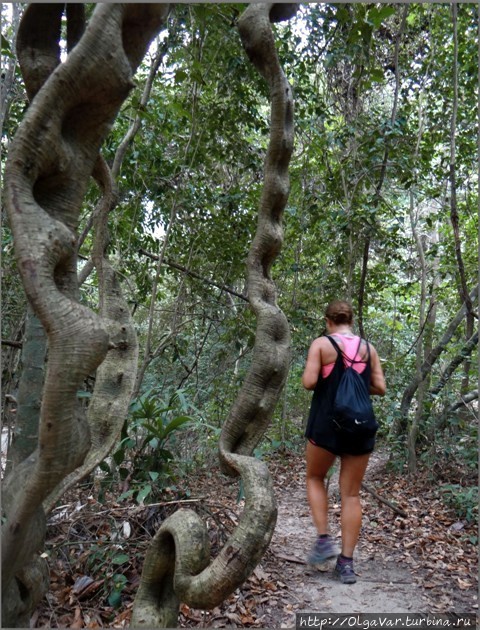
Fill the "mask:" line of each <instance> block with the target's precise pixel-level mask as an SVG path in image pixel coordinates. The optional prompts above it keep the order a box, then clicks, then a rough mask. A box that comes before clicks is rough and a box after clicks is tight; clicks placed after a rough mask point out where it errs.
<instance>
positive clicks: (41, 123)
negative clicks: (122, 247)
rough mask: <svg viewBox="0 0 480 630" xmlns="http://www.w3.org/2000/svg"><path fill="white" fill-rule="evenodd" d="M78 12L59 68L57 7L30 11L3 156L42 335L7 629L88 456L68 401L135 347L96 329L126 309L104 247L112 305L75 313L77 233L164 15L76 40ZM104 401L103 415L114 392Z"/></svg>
mask: <svg viewBox="0 0 480 630" xmlns="http://www.w3.org/2000/svg"><path fill="white" fill-rule="evenodd" d="M76 6H77V5H72V6H70V5H69V8H68V9H67V10H68V11H69V12H71V15H73V18H72V24H73V25H74V28H73V29H72V30H70V32H69V34H68V35H67V39H68V40H69V49H70V48H72V50H71V51H70V54H69V56H68V58H67V60H66V61H65V63H60V51H59V48H58V40H59V29H60V25H61V15H62V11H63V8H64V7H63V5H40V6H38V5H30V6H29V7H28V8H27V10H26V12H25V16H24V21H22V27H21V29H20V33H19V37H18V44H17V45H18V49H19V59H20V63H21V66H22V72H23V73H24V75H25V78H26V86H27V90H28V94H29V97H30V98H31V99H33V100H32V102H31V104H30V106H29V108H28V111H27V113H26V115H25V118H24V120H23V122H22V124H21V126H20V127H19V130H18V132H17V134H16V136H15V138H14V141H13V142H12V145H11V147H10V149H9V158H8V162H7V166H6V172H5V199H6V206H7V211H8V216H9V220H10V225H11V228H12V232H13V237H14V245H15V255H16V258H17V263H18V269H19V272H20V275H21V279H22V282H23V286H24V289H25V292H26V295H27V299H28V301H29V303H30V305H31V307H32V309H33V311H34V312H35V314H36V315H37V317H38V318H39V319H40V321H41V323H42V325H43V327H44V329H45V331H46V333H47V338H48V366H47V372H46V377H45V385H44V389H43V398H42V406H41V411H40V421H39V435H38V447H37V449H36V451H35V452H34V453H33V454H32V456H30V457H29V458H27V459H26V460H25V461H24V462H22V463H21V464H20V465H19V466H18V467H17V468H16V469H15V470H14V474H11V475H10V476H9V477H8V478H7V479H6V480H5V484H4V489H3V492H4V494H3V497H4V501H3V507H4V511H5V514H6V522H5V524H4V527H3V530H2V594H3V605H2V620H3V624H4V626H12V625H16V624H17V623H19V619H20V618H21V614H22V611H23V612H24V613H25V611H27V612H28V607H29V606H31V604H32V597H33V595H31V591H32V584H33V582H35V579H34V578H32V579H30V580H27V579H24V577H23V576H22V572H23V571H24V569H25V567H26V566H27V565H28V564H29V562H30V561H31V558H32V556H33V554H34V553H35V551H36V550H37V549H39V548H40V547H41V545H42V543H43V538H44V513H43V509H42V501H44V500H45V499H46V497H48V495H49V494H50V493H52V492H53V491H54V490H55V488H56V487H57V486H58V484H59V483H60V482H61V481H62V479H63V478H64V477H65V476H66V475H67V474H68V473H70V472H71V471H72V470H74V469H75V468H77V467H78V466H80V465H81V464H82V462H83V460H84V458H85V456H86V454H87V452H88V450H89V448H90V435H89V433H90V432H89V426H88V422H87V421H86V418H85V416H84V413H83V411H82V409H81V407H80V405H79V403H78V400H77V391H78V389H79V388H80V387H81V385H82V383H83V381H84V379H85V377H86V376H87V375H88V374H89V373H91V372H92V371H93V370H95V369H96V368H97V366H99V365H100V364H101V363H102V362H103V361H104V359H105V357H106V356H107V353H108V352H109V350H110V351H111V350H115V348H116V349H118V348H119V343H118V342H120V344H123V345H125V344H126V345H129V344H130V347H133V346H134V343H133V341H132V338H131V337H128V335H127V332H128V331H127V326H126V325H125V321H120V323H119V324H117V325H116V326H114V327H113V329H112V326H111V324H110V323H109V322H108V321H107V322H106V321H104V319H103V317H102V315H107V317H108V318H112V317H113V318H116V317H120V318H121V317H122V308H123V307H122V305H121V304H120V303H119V302H118V300H115V294H116V297H118V286H117V285H116V284H115V279H114V276H113V275H112V273H111V268H109V266H108V265H107V264H106V263H105V262H104V261H103V259H102V255H101V254H102V253H103V250H102V248H101V247H100V249H98V250H97V261H96V263H97V267H100V266H101V267H102V270H103V271H101V270H100V268H99V269H98V270H99V273H103V274H104V275H105V284H106V285H108V284H109V285H110V287H109V288H108V289H107V291H106V294H105V295H107V294H108V295H109V296H111V297H110V298H107V297H106V298H105V300H104V308H103V309H102V313H101V314H100V315H97V314H96V313H94V312H93V311H91V310H90V309H88V308H87V307H85V306H83V305H82V304H80V302H79V299H78V298H79V294H78V282H77V258H76V251H77V247H76V245H77V238H78V234H77V229H78V224H79V215H80V210H81V204H82V201H83V197H84V194H85V192H86V188H87V185H88V181H89V178H90V175H91V174H92V172H93V170H94V166H95V163H96V161H97V158H98V152H99V149H100V145H101V143H102V141H103V140H104V138H105V136H106V134H107V133H108V131H109V130H110V127H111V125H112V123H113V121H114V119H115V117H116V115H117V113H118V110H119V108H120V106H121V104H122V102H123V101H124V100H125V98H126V97H127V95H128V93H129V91H130V90H131V88H132V87H133V85H134V84H133V82H132V76H133V73H134V72H135V69H136V67H137V66H138V64H139V63H140V61H141V59H142V58H143V56H144V54H145V52H146V49H147V46H148V44H149V42H150V41H151V39H152V38H153V36H154V35H155V34H156V33H157V32H158V30H159V29H160V27H161V25H162V24H163V22H164V20H165V18H166V16H167V13H168V5H162V4H138V5H128V4H110V5H108V4H107V5H98V6H97V8H96V9H95V12H94V15H93V17H92V20H91V21H90V23H89V25H88V27H87V29H86V31H85V33H84V34H83V36H81V32H82V29H83V25H82V20H81V19H80V20H78V19H77V18H78V17H79V13H78V11H77V8H78V7H77V8H76ZM79 25H80V27H79ZM79 39H80V40H79ZM78 40H79V41H78ZM77 41H78V43H77V45H76V46H75V43H76V42H77ZM119 309H120V310H119ZM123 315H124V314H123ZM122 327H123V329H124V330H122ZM115 335H117V336H118V338H114V337H115ZM116 342H117V343H116ZM109 354H110V356H112V354H111V352H110V353H109ZM115 376H116V377H117V381H118V373H117V374H116V375H115ZM108 378H110V377H108ZM123 378H124V376H123V375H121V378H120V380H123ZM107 380H108V379H107ZM108 395H110V405H111V404H112V401H111V398H112V392H111V391H110V392H109V394H108ZM113 395H114V393H113ZM20 623H21V621H20Z"/></svg>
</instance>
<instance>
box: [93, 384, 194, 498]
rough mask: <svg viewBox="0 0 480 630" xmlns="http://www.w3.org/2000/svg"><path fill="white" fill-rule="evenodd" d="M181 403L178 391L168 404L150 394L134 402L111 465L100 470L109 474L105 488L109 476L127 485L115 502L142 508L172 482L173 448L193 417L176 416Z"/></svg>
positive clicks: (180, 393) (181, 398) (109, 481)
mask: <svg viewBox="0 0 480 630" xmlns="http://www.w3.org/2000/svg"><path fill="white" fill-rule="evenodd" d="M184 403H185V401H184V398H183V392H181V391H177V392H176V393H175V395H174V396H172V397H171V399H170V400H169V401H168V403H166V402H165V401H162V400H160V399H159V398H158V397H157V396H156V395H155V394H154V393H153V392H152V391H149V392H147V393H146V394H144V395H143V396H141V397H140V398H138V399H137V400H135V401H133V403H132V404H131V406H130V414H129V417H128V419H127V422H126V424H125V426H124V429H123V432H122V433H123V435H122V439H121V441H120V444H119V446H118V447H117V449H116V450H115V452H114V453H113V456H112V463H111V465H110V466H109V465H108V464H106V463H103V464H102V466H101V469H102V470H104V471H105V472H108V473H109V477H108V478H107V480H104V485H105V483H106V482H108V483H111V481H112V478H111V476H110V475H111V473H112V472H115V473H116V475H115V476H116V477H118V479H119V481H120V482H123V483H126V482H128V486H129V489H128V490H125V491H124V492H123V493H121V494H120V496H119V497H118V501H124V500H126V499H131V498H134V499H135V501H136V502H137V503H139V504H143V503H145V501H146V500H147V498H150V499H151V498H152V497H155V496H158V494H159V493H161V491H162V488H164V487H165V486H166V485H167V484H168V483H169V482H170V481H171V480H172V470H171V467H170V464H171V462H172V461H173V460H174V459H175V454H174V452H172V447H174V446H175V443H176V442H177V440H178V437H179V435H178V434H179V433H180V432H181V430H182V429H184V428H185V427H187V426H188V424H190V423H191V422H193V418H192V417H190V416H188V415H185V414H180V415H179V414H178V406H179V404H180V405H182V404H184Z"/></svg>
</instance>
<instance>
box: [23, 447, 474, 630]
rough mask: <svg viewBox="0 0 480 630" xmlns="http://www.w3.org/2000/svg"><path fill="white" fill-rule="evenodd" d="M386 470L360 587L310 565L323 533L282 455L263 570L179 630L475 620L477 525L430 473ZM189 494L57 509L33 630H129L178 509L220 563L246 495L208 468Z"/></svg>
mask: <svg viewBox="0 0 480 630" xmlns="http://www.w3.org/2000/svg"><path fill="white" fill-rule="evenodd" d="M386 460H387V457H386V455H385V453H384V452H383V451H382V449H379V450H378V451H377V452H376V453H374V455H373V456H372V459H371V462H370V465H369V468H368V470H367V474H366V477H365V484H366V486H367V487H368V489H369V491H367V490H362V502H363V508H364V514H363V523H362V532H361V538H360V541H359V545H358V547H357V550H356V558H355V560H356V562H355V571H356V573H357V575H358V577H357V582H356V584H353V585H344V584H341V583H340V582H338V581H336V580H334V578H333V576H332V571H331V569H332V567H330V568H329V570H327V571H318V570H314V569H311V568H310V567H309V566H308V565H307V564H306V561H305V558H306V556H307V554H308V551H309V549H310V547H311V545H312V543H313V541H314V539H315V530H314V527H313V524H312V521H311V517H310V512H309V509H308V505H307V502H306V496H305V465H304V458H303V456H302V455H298V454H297V455H295V454H289V455H282V456H281V457H280V458H277V459H276V460H275V461H273V460H272V461H270V462H269V469H270V471H271V473H272V476H273V479H274V483H275V491H276V496H277V503H278V520H277V526H276V529H275V533H274V535H273V539H272V542H271V544H270V547H269V549H268V551H267V552H266V554H265V556H264V558H263V559H262V562H261V563H260V564H259V565H258V566H257V568H256V569H255V570H254V572H253V574H252V576H251V577H250V578H249V579H248V580H247V581H246V582H245V584H244V585H243V586H242V587H241V588H239V589H237V591H235V593H233V594H232V595H231V596H230V598H229V599H228V600H226V601H225V602H224V603H223V604H222V605H221V606H218V607H217V608H215V609H214V610H212V611H201V610H196V609H192V608H189V607H188V606H187V605H185V604H182V606H181V612H180V617H179V627H201V628H223V627H256V628H294V627H295V619H296V613H300V612H311V613H315V612H317V613H339V614H341V613H351V614H354V613H368V612H372V613H384V612H389V613H457V614H459V613H477V612H478V602H477V589H478V579H477V576H478V554H477V528H476V524H475V523H468V522H466V521H465V520H462V519H459V518H458V517H457V516H456V515H455V513H454V512H453V511H452V510H451V509H450V508H448V507H447V506H445V504H444V503H443V502H442V501H441V497H440V492H439V487H438V484H433V483H432V481H431V473H432V471H431V470H429V471H427V472H424V473H422V474H418V475H415V476H408V475H406V474H405V473H399V472H395V471H392V470H389V469H388V467H387V465H386ZM449 474H450V475H451V474H454V471H453V472H452V471H449ZM337 477H338V473H337V472H335V473H334V474H333V476H332V478H331V480H330V484H329V493H330V502H331V532H332V534H333V535H334V536H336V537H337V538H338V539H339V536H340V524H339V516H340V505H339V496H338V482H337ZM184 483H185V485H188V490H189V493H190V494H189V498H187V499H186V498H176V497H179V496H180V497H185V493H184V492H183V493H182V491H180V494H179V488H178V486H179V484H178V483H177V488H176V489H171V491H170V492H171V494H172V499H171V501H164V502H162V503H158V504H155V505H150V506H148V505H145V506H129V507H126V506H123V505H119V504H114V503H113V504H111V503H110V501H109V502H108V503H106V504H104V505H101V504H99V503H98V502H97V501H96V500H95V499H94V498H93V496H91V495H90V496H86V497H85V499H84V500H81V501H80V500H78V501H76V502H75V503H72V504H66V505H64V506H62V508H61V509H60V508H59V509H57V510H56V511H55V512H54V513H53V515H52V517H51V518H50V522H49V531H48V534H49V541H48V545H47V554H48V561H49V564H50V572H51V591H50V593H49V594H48V595H47V598H46V599H45V600H44V602H43V603H42V605H41V606H40V608H39V609H38V611H37V612H36V613H35V615H34V617H33V618H32V621H31V627H48V628H54V627H67V628H99V627H112V628H122V627H128V626H129V620H130V616H131V609H132V605H133V604H132V602H133V597H134V595H135V592H136V589H137V588H138V581H139V573H140V571H141V565H142V561H143V557H144V554H145V550H146V548H147V546H148V541H149V540H150V539H151V536H152V535H153V534H154V532H155V531H156V529H157V528H158V526H159V524H160V523H161V521H162V520H163V519H164V518H165V517H166V516H168V514H169V513H171V512H173V511H175V509H177V508H178V507H179V506H182V507H193V508H194V509H195V510H196V511H197V512H198V513H199V514H201V515H202V516H203V518H204V519H205V520H206V521H207V524H208V526H209V528H210V537H211V542H212V552H213V554H215V551H216V550H218V549H219V548H220V547H221V546H222V545H223V544H224V542H225V540H226V538H227V536H228V534H229V532H231V531H232V529H233V528H234V526H235V524H236V522H237V521H238V516H239V514H240V513H241V510H242V501H239V502H238V501H237V495H238V485H237V483H236V482H235V480H231V479H229V478H227V477H224V476H223V475H221V473H220V472H219V471H218V470H216V469H211V468H210V469H205V470H204V471H203V472H202V471H198V474H196V475H195V476H189V478H188V484H187V480H185V482H184ZM372 490H373V492H374V493H375V495H376V496H375V495H374V494H372V492H371V491H372ZM382 499H386V500H387V502H388V503H389V504H390V505H388V504H386V503H384V502H382V501H381V500H382ZM333 563H334V561H333Z"/></svg>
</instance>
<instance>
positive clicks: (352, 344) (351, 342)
mask: <svg viewBox="0 0 480 630" xmlns="http://www.w3.org/2000/svg"><path fill="white" fill-rule="evenodd" d="M332 337H340V339H341V340H342V343H343V352H344V353H345V354H346V355H347V357H348V358H349V359H355V361H360V360H361V356H360V355H359V354H355V353H356V351H357V348H358V343H359V341H360V337H358V336H357V335H355V336H354V337H347V336H345V335H340V334H338V333H336V334H335V335H332ZM332 347H333V346H332ZM354 354H355V356H353V355H354ZM334 365H335V361H334V362H333V363H327V365H322V376H323V378H327V376H329V374H330V373H331V371H332V370H333V367H334ZM352 367H353V369H354V370H355V371H356V372H363V370H364V369H365V368H366V367H367V362H366V361H362V362H361V363H354V364H353V366H352Z"/></svg>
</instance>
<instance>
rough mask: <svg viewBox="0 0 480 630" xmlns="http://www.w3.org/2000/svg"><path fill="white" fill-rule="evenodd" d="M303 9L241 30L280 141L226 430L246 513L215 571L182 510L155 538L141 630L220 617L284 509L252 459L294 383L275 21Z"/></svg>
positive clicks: (142, 596) (286, 129)
mask: <svg viewBox="0 0 480 630" xmlns="http://www.w3.org/2000/svg"><path fill="white" fill-rule="evenodd" d="M295 10H296V7H295V5H290V4H288V5H279V4H276V5H275V4H251V5H249V7H248V8H247V9H246V11H245V12H244V14H243V15H242V16H241V18H240V20H239V25H238V26H239V31H240V36H241V39H242V44H243V46H244V48H245V50H246V52H247V54H248V56H249V58H250V60H251V62H252V63H253V64H254V65H255V67H256V68H257V70H258V71H259V72H260V73H261V75H262V76H263V77H264V78H265V80H266V81H267V84H268V87H269V89H270V97H271V130H270V141H269V146H268V150H267V154H266V158H265V174H264V187H263V192H262V197H261V202H260V209H259V215H258V224H257V231H256V234H255V237H254V240H253V243H252V245H251V248H250V252H249V255H248V261H247V266H248V297H249V302H250V305H251V307H252V309H253V311H254V313H255V315H256V318H257V329H256V338H255V345H254V352H253V359H252V364H251V366H250V370H249V372H248V375H247V377H246V379H245V382H244V384H243V386H242V388H241V390H240V392H239V395H238V397H237V399H236V401H235V403H234V405H233V407H232V409H231V411H230V414H229V416H228V418H227V420H226V422H225V425H224V427H223V429H222V434H221V438H220V444H219V457H220V462H221V466H222V469H223V470H224V471H225V472H226V473H228V474H230V475H233V476H240V477H241V478H242V481H243V487H244V492H245V509H244V511H243V513H242V515H241V518H240V521H239V524H238V526H237V528H236V529H235V531H234V532H233V534H232V535H231V536H230V538H229V539H228V541H227V542H226V544H225V546H224V547H223V549H222V550H221V551H220V553H219V554H218V555H217V556H216V558H215V559H213V560H212V561H210V549H209V539H208V532H207V530H206V526H205V525H204V523H203V521H202V520H201V519H200V518H199V517H198V516H197V514H196V513H195V512H193V511H190V510H179V511H178V512H176V513H175V514H173V515H172V516H171V517H170V518H168V519H167V520H166V521H165V522H164V524H163V525H162V527H161V528H160V529H159V530H158V532H157V534H156V535H155V537H154V539H153V541H152V544H151V547H150V549H149V551H148V552H147V555H146V558H145V562H144V568H143V573H142V578H141V583H140V587H139V590H138V593H137V596H136V599H135V603H134V609H133V615H132V622H131V623H132V626H133V627H175V626H176V625H177V620H178V608H179V604H180V602H182V601H183V602H185V603H186V604H188V605H189V606H192V607H194V608H213V607H215V606H216V605H218V604H219V603H220V602H222V601H223V600H224V599H225V598H226V597H227V596H228V595H230V593H232V592H233V591H234V590H235V588H237V587H238V586H239V585H240V584H242V583H243V582H244V581H245V579H246V578H247V577H248V575H249V574H250V573H251V571H252V570H253V569H254V568H255V566H256V565H257V563H258V561H259V560H260V558H261V557H262V555H263V553H264V552H265V550H266V548H267V547H268V545H269V543H270V540H271V537H272V534H273V530H274V527H275V523H276V515H277V509H276V504H275V498H274V494H273V487H272V481H271V478H270V474H269V472H268V469H267V467H266V465H265V464H264V463H263V462H261V461H259V460H257V459H255V458H254V457H250V455H251V453H252V451H253V449H254V448H255V446H256V445H257V444H258V442H259V441H260V439H261V438H262V436H263V434H264V432H265V430H266V429H267V427H268V424H269V422H270V420H271V417H272V414H273V410H274V408H275V405H276V402H277V400H278V397H279V395H280V392H281V390H282V387H283V385H284V383H285V380H286V377H287V373H288V366H289V357H290V332H289V327H288V323H287V320H286V317H285V315H284V314H283V312H282V311H281V309H280V308H279V307H278V305H277V303H276V290H275V285H274V282H273V280H272V278H271V275H270V270H271V267H272V264H273V262H274V260H275V258H276V256H277V255H278V253H279V251H280V249H281V246H282V242H283V230H282V225H281V220H282V214H283V210H284V208H285V205H286V202H287V199H288V193H289V178H288V164H289V161H290V156H291V153H292V149H293V98H292V92H291V88H290V85H289V83H288V81H287V79H286V78H285V75H284V73H283V70H282V68H281V65H280V62H279V60H278V56H277V53H276V48H275V41H274V36H273V32H272V28H271V24H270V22H271V21H280V20H282V19H285V18H286V17H291V15H292V14H293V13H294V12H295Z"/></svg>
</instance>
